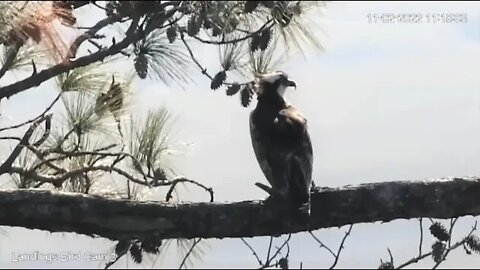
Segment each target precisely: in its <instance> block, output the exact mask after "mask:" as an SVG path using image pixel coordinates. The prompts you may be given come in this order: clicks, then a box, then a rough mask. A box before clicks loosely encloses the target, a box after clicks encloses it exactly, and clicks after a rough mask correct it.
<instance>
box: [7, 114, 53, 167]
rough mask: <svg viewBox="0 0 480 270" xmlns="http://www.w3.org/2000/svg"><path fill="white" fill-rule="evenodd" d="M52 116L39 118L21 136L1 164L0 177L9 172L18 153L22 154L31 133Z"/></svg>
mask: <svg viewBox="0 0 480 270" xmlns="http://www.w3.org/2000/svg"><path fill="white" fill-rule="evenodd" d="M51 117H52V115H51V114H49V115H46V116H44V117H41V118H40V119H38V120H36V121H35V122H33V124H32V125H31V126H30V128H29V129H28V130H27V131H26V132H25V134H24V135H23V137H22V139H21V140H20V142H18V144H17V146H16V147H15V148H14V149H13V151H12V153H11V154H10V156H9V157H8V158H7V160H5V162H3V164H2V165H1V166H0V175H1V174H3V173H6V172H9V170H10V169H11V166H12V164H13V162H15V159H17V157H18V156H19V155H20V153H21V152H22V150H23V147H25V146H26V145H28V144H29V141H30V138H31V137H32V135H33V132H34V131H35V130H36V129H37V127H38V125H39V124H40V123H41V122H43V121H45V120H47V118H51Z"/></svg>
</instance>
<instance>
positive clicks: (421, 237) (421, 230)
mask: <svg viewBox="0 0 480 270" xmlns="http://www.w3.org/2000/svg"><path fill="white" fill-rule="evenodd" d="M419 222H420V243H419V244H418V256H421V255H422V245H423V219H422V218H419Z"/></svg>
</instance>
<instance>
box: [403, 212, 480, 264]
mask: <svg viewBox="0 0 480 270" xmlns="http://www.w3.org/2000/svg"><path fill="white" fill-rule="evenodd" d="M476 229H477V221H475V225H474V226H473V227H472V229H471V230H470V232H469V233H468V235H467V236H466V237H464V238H463V239H462V240H460V241H458V242H457V243H455V244H454V245H452V246H450V247H449V248H447V249H446V250H445V253H444V255H443V257H442V260H441V261H439V262H438V263H436V264H435V265H434V266H433V268H432V269H436V268H437V267H438V266H439V265H440V264H441V263H442V262H443V261H444V260H445V259H446V258H447V256H448V254H449V253H450V252H451V251H452V250H455V249H456V248H458V247H460V246H463V245H464V243H465V242H466V241H467V239H468V238H469V237H470V236H471V235H472V234H473V232H474V231H475V230H476ZM431 255H432V252H431V251H430V252H428V253H425V254H422V255H420V256H417V257H414V258H412V259H410V260H408V261H406V262H405V263H402V264H400V265H399V266H398V267H397V269H402V268H404V267H406V266H409V265H411V264H413V263H417V262H419V261H420V260H422V259H424V258H426V257H428V256H431Z"/></svg>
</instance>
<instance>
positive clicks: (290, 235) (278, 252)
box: [259, 233, 292, 269]
mask: <svg viewBox="0 0 480 270" xmlns="http://www.w3.org/2000/svg"><path fill="white" fill-rule="evenodd" d="M291 237H292V234H291V233H289V234H288V237H287V239H285V241H284V242H283V244H282V245H281V246H280V247H278V248H276V249H277V251H276V252H275V253H274V254H273V256H272V257H271V258H270V259H269V260H267V262H265V264H264V265H262V266H261V267H260V268H259V269H265V268H267V267H271V266H272V261H273V260H274V259H275V258H276V257H277V256H278V254H280V252H281V251H282V249H283V248H284V247H285V246H287V247H288V252H287V254H288V253H290V247H289V246H288V242H289V241H290V239H291ZM272 239H273V237H271V238H270V246H269V250H270V247H271V243H272ZM269 254H270V252H269ZM275 265H276V264H275Z"/></svg>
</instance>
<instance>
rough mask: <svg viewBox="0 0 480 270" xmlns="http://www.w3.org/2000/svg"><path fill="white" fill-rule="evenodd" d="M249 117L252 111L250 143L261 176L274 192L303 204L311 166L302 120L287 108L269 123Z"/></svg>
mask: <svg viewBox="0 0 480 270" xmlns="http://www.w3.org/2000/svg"><path fill="white" fill-rule="evenodd" d="M253 115H254V112H253V113H252V114H251V116H250V129H251V136H252V144H253V148H254V151H255V155H256V157H257V160H258V162H259V164H260V167H261V169H262V171H263V173H264V174H265V177H266V178H267V180H268V181H269V182H270V184H271V185H272V188H274V189H275V190H276V191H277V192H278V193H280V194H282V195H284V196H289V197H292V198H293V199H294V200H295V201H298V203H299V204H303V203H305V202H306V200H307V199H308V198H309V194H310V183H311V177H312V166H313V154H312V144H311V141H310V137H309V134H308V131H307V125H306V120H305V118H304V117H303V116H302V115H301V114H300V113H299V112H298V111H297V110H296V109H295V108H294V107H291V106H289V107H287V108H286V109H284V110H282V111H280V112H279V113H278V114H277V117H276V118H274V119H273V120H272V121H271V122H270V123H254V122H255V121H254V120H255V119H254V118H255V117H252V116H253ZM257 125H258V126H257Z"/></svg>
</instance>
